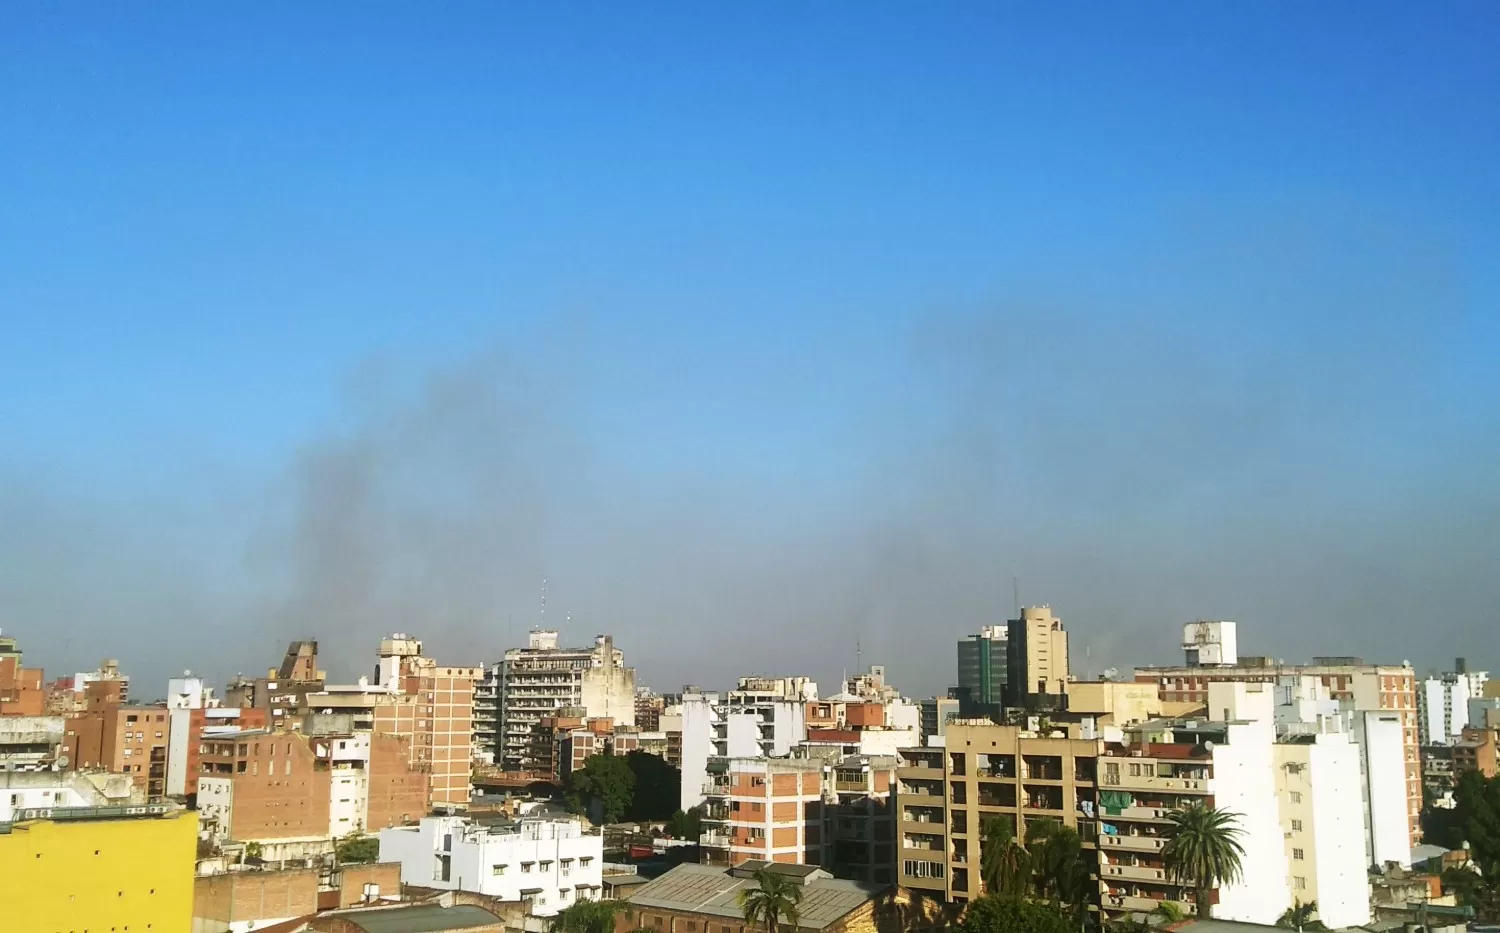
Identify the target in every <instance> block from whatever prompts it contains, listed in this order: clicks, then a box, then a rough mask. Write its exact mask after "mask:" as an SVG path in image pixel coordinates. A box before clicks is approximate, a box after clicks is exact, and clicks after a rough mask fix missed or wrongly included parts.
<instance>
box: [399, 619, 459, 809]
mask: <svg viewBox="0 0 1500 933" xmlns="http://www.w3.org/2000/svg"><path fill="white" fill-rule="evenodd" d="M376 675H377V681H376V684H377V686H380V687H385V688H387V689H389V690H390V691H391V692H392V693H394V694H396V695H398V696H408V697H413V698H414V699H415V700H416V708H417V713H418V716H419V718H418V720H417V724H416V729H415V730H414V731H412V732H410V733H397V734H410V735H411V738H412V747H413V754H414V755H415V759H414V760H415V761H418V762H426V763H427V764H428V765H429V766H430V767H431V769H432V806H433V807H436V808H443V809H464V808H466V807H468V805H469V797H470V796H472V794H473V790H474V786H473V782H472V775H473V758H474V755H473V741H474V687H475V684H477V683H478V682H479V680H480V679H481V677H482V676H483V675H482V672H481V669H480V668H478V667H445V666H443V665H440V664H438V663H437V661H435V660H433V659H432V658H428V657H424V656H423V654H422V643H421V642H420V641H418V640H417V639H415V638H413V637H411V636H409V635H406V634H404V633H399V632H398V633H397V634H395V635H392V636H391V637H390V638H386V639H383V640H382V641H381V642H380V651H379V662H378V664H377V665H376Z"/></svg>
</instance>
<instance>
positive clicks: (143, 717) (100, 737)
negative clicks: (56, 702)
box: [63, 704, 170, 798]
mask: <svg viewBox="0 0 1500 933" xmlns="http://www.w3.org/2000/svg"><path fill="white" fill-rule="evenodd" d="M168 728H169V727H168V724H167V709H166V707H164V706H117V705H112V704H111V705H105V706H103V707H102V708H99V709H89V710H85V711H84V712H81V713H75V714H73V715H72V716H71V717H69V718H68V719H67V728H66V730H65V733H64V736H63V746H64V750H65V754H66V756H67V758H68V760H69V761H70V762H72V767H73V768H75V769H78V770H90V769H97V770H102V771H113V772H116V773H119V774H128V775H130V777H131V779H132V780H134V781H135V782H136V783H137V784H139V785H140V786H141V787H142V788H143V789H144V790H145V791H146V793H147V795H149V796H150V797H153V798H155V797H163V796H165V795H166V793H167V746H168V743H169V741H170V740H169V738H168Z"/></svg>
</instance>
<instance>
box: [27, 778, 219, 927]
mask: <svg viewBox="0 0 1500 933" xmlns="http://www.w3.org/2000/svg"><path fill="white" fill-rule="evenodd" d="M4 777H5V776H4V775H0V780H3V779H4ZM27 777H35V775H28V776H27ZM128 811H129V812H127V808H125V807H119V806H114V805H111V803H110V802H100V801H99V800H97V799H95V798H89V797H87V795H85V797H84V799H76V800H75V799H72V798H69V799H68V800H67V801H66V802H65V803H63V804H55V803H54V804H52V805H49V806H44V807H39V808H25V809H23V810H21V811H20V812H15V811H10V812H9V813H8V816H9V818H8V819H6V820H4V821H0V878H3V879H4V880H3V882H0V887H3V888H4V891H5V904H4V907H3V910H0V926H3V927H4V928H5V929H6V930H15V931H17V933H22V931H33V930H35V931H51V930H108V929H120V930H124V929H127V928H128V929H132V930H162V931H167V930H183V931H186V930H188V929H190V928H191V924H192V914H193V867H194V859H195V856H196V843H197V837H196V834H195V830H196V826H197V824H196V821H195V820H194V819H193V814H192V813H191V812H188V811H184V810H179V809H176V808H172V807H168V806H166V805H162V804H153V805H147V804H142V805H140V806H138V807H131V808H128Z"/></svg>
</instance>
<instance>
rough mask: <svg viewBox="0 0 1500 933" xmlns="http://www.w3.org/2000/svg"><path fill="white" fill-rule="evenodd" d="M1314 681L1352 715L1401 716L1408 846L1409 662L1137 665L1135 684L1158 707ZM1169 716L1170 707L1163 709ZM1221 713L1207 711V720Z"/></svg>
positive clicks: (1418, 769)
mask: <svg viewBox="0 0 1500 933" xmlns="http://www.w3.org/2000/svg"><path fill="white" fill-rule="evenodd" d="M1292 676H1302V677H1315V678H1317V679H1318V681H1319V682H1321V683H1322V684H1323V685H1324V686H1325V687H1327V688H1328V692H1329V694H1330V695H1331V696H1332V697H1333V699H1334V700H1337V701H1339V702H1340V703H1341V704H1343V705H1344V706H1345V707H1346V708H1348V709H1352V710H1355V711H1358V712H1385V713H1395V714H1397V715H1399V716H1400V717H1401V724H1402V732H1403V740H1404V741H1403V744H1404V755H1405V762H1406V800H1407V824H1408V831H1409V834H1410V837H1411V843H1412V845H1416V844H1417V843H1418V842H1420V841H1421V838H1422V827H1421V816H1422V759H1421V744H1420V738H1419V729H1418V722H1417V718H1418V717H1417V682H1416V676H1415V673H1414V672H1413V670H1412V668H1411V665H1410V664H1400V665H1396V664H1366V663H1365V662H1364V660H1363V659H1361V658H1351V657H1322V658H1313V663H1311V664H1281V663H1277V662H1275V661H1273V660H1272V659H1270V658H1264V657H1242V658H1240V659H1239V663H1237V664H1235V665H1233V666H1221V667H1141V668H1137V669H1136V672H1135V679H1136V681H1137V682H1138V683H1148V684H1155V685H1156V689H1157V691H1158V694H1159V695H1160V697H1161V699H1162V702H1163V704H1171V703H1179V702H1183V703H1194V704H1205V703H1207V702H1208V685H1209V684H1211V683H1224V682H1236V683H1268V684H1269V683H1275V682H1276V680H1277V678H1278V677H1292ZM1168 712H1170V709H1169V710H1168ZM1220 715H1222V710H1213V709H1210V710H1208V716H1209V717H1210V718H1212V717H1215V716H1220Z"/></svg>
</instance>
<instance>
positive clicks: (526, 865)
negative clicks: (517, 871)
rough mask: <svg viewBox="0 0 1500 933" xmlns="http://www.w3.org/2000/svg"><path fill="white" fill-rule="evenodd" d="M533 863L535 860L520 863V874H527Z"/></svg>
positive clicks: (529, 872)
mask: <svg viewBox="0 0 1500 933" xmlns="http://www.w3.org/2000/svg"><path fill="white" fill-rule="evenodd" d="M535 864H536V863H535V862H522V863H521V874H523V875H529V874H531V866H532V865H535Z"/></svg>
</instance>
